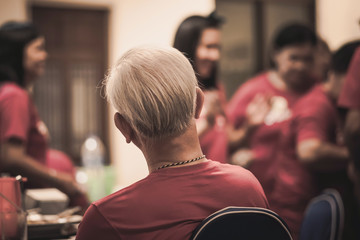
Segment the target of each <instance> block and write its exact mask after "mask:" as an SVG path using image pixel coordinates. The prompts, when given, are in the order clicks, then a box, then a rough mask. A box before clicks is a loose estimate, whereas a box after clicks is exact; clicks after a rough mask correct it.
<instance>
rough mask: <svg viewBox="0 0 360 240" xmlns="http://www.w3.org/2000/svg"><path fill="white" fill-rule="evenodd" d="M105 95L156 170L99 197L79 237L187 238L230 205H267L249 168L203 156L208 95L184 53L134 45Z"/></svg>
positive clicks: (129, 136)
mask: <svg viewBox="0 0 360 240" xmlns="http://www.w3.org/2000/svg"><path fill="white" fill-rule="evenodd" d="M106 94H107V97H108V99H109V101H110V102H111V104H112V105H113V106H114V107H115V109H116V111H117V112H116V113H115V116H114V120H115V125H116V127H117V128H118V129H119V130H120V132H121V133H122V134H123V135H124V137H125V139H126V142H127V143H130V142H133V143H134V144H135V145H136V146H137V147H138V148H139V149H140V150H141V151H142V152H143V154H144V156H145V159H146V162H147V165H148V169H149V172H150V174H149V175H148V176H147V177H146V178H144V179H142V180H140V181H139V182H137V183H134V184H132V185H130V186H129V187H127V188H124V189H122V190H119V191H118V192H115V193H113V194H111V195H109V196H107V197H105V198H103V199H100V200H99V201H96V202H94V203H93V204H92V205H91V206H90V207H89V208H88V210H87V211H86V213H85V215H84V218H83V220H82V222H81V223H80V225H79V229H78V233H77V237H76V239H78V240H82V239H87V240H88V239H108V240H109V239H155V238H156V239H174V240H176V239H182V240H183V239H189V238H190V236H191V234H192V232H193V230H194V229H195V228H196V227H197V225H198V224H199V223H200V222H201V221H202V220H204V219H205V218H206V217H207V216H208V215H210V214H212V213H214V212H215V211H217V210H220V209H222V208H224V207H227V206H246V207H262V208H268V203H267V200H266V197H265V194H264V192H263V190H262V188H261V185H260V183H259V182H258V181H257V179H256V178H255V177H254V176H253V175H252V174H251V173H250V172H249V171H248V170H246V169H244V168H242V167H240V166H233V165H228V164H222V163H219V162H217V161H211V160H208V159H206V157H205V155H203V153H202V150H201V147H200V143H199V138H198V135H197V129H196V119H197V118H198V117H199V115H200V112H201V108H202V105H203V101H204V94H203V92H202V91H201V90H200V88H199V87H198V83H197V80H196V76H195V73H194V70H193V68H192V66H191V64H190V62H189V61H188V60H187V59H186V57H185V56H184V55H183V54H182V53H181V52H180V51H178V50H176V49H174V48H170V47H168V48H165V47H164V48H161V47H139V48H134V49H131V50H129V51H128V52H126V53H125V54H124V55H123V56H122V57H121V58H120V59H119V61H118V62H117V64H116V65H115V66H114V67H113V69H112V71H111V73H110V75H109V76H108V78H107V80H106ZM214 160H215V159H214Z"/></svg>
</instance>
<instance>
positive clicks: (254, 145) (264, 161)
mask: <svg viewBox="0 0 360 240" xmlns="http://www.w3.org/2000/svg"><path fill="white" fill-rule="evenodd" d="M268 74H269V73H264V74H261V75H258V76H256V77H255V78H253V79H250V80H248V81H247V82H246V83H244V84H243V85H242V86H241V87H240V88H239V89H238V90H237V92H236V93H235V94H234V96H233V97H232V99H231V101H230V103H229V104H228V109H227V114H228V117H229V121H230V122H232V123H233V124H234V126H235V128H238V127H240V126H241V125H242V124H243V123H244V121H245V119H246V108H247V106H248V104H249V103H250V102H251V101H252V100H253V98H254V97H255V96H256V95H257V94H263V95H265V96H269V97H271V101H272V107H271V110H270V112H269V114H268V116H267V117H266V123H265V124H263V125H261V126H259V127H258V128H257V129H256V131H255V132H254V133H253V135H252V136H251V139H250V148H251V150H252V151H253V153H254V154H255V159H254V161H253V162H252V164H251V165H250V168H249V170H250V171H251V172H252V173H253V174H254V175H255V176H256V177H257V178H258V180H259V181H260V183H261V185H262V186H263V188H264V191H265V194H266V195H268V194H270V193H271V192H272V188H273V185H274V176H273V172H272V168H271V167H270V166H271V165H273V162H274V161H275V156H276V152H277V151H278V148H279V146H278V144H279V143H278V141H277V140H278V139H279V137H280V132H281V127H280V126H281V123H282V122H283V121H286V120H287V119H289V118H290V117H291V107H292V106H293V105H294V103H295V102H296V100H297V99H298V98H299V97H300V95H299V94H295V93H290V92H285V91H281V90H279V89H277V88H276V87H274V86H273V85H272V83H271V82H270V81H269V78H268Z"/></svg>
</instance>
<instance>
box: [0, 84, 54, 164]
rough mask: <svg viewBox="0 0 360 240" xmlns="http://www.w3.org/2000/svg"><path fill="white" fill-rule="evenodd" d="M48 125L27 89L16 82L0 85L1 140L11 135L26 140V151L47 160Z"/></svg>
mask: <svg viewBox="0 0 360 240" xmlns="http://www.w3.org/2000/svg"><path fill="white" fill-rule="evenodd" d="M46 131H47V130H46V127H45V125H44V123H43V122H42V121H41V120H40V118H39V115H38V112H37V109H36V107H35V105H34V104H33V102H32V99H31V98H30V96H29V95H28V93H27V92H26V90H24V89H22V88H20V87H19V86H17V85H16V84H14V83H4V84H3V85H1V86H0V142H3V141H5V140H7V139H9V138H11V137H14V138H18V139H20V140H22V141H24V143H25V146H26V153H27V154H28V155H29V156H31V157H33V158H34V159H36V160H37V161H39V162H40V163H42V164H45V162H46V150H47V148H48V143H47V139H46V133H47V132H46Z"/></svg>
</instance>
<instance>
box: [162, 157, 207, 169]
mask: <svg viewBox="0 0 360 240" xmlns="http://www.w3.org/2000/svg"><path fill="white" fill-rule="evenodd" d="M205 157H206V156H205V155H202V156H200V157H197V158H193V159H190V160H187V161H183V162H174V163H170V164H165V165H162V166H161V167H158V168H157V169H156V170H159V169H163V168H167V167H173V166H178V165H184V164H187V163H191V162H195V161H198V160H200V159H203V158H205Z"/></svg>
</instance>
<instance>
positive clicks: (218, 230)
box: [191, 207, 292, 240]
mask: <svg viewBox="0 0 360 240" xmlns="http://www.w3.org/2000/svg"><path fill="white" fill-rule="evenodd" d="M215 239H217V240H235V239H240V240H247V239H248V240H260V239H261V240H263V239H276V240H292V237H291V234H290V231H289V229H288V227H287V225H286V223H285V222H284V221H283V220H282V219H281V218H280V217H279V216H278V215H277V214H276V213H274V212H273V211H270V210H268V209H264V208H254V207H227V208H224V209H222V210H219V211H217V212H215V213H213V214H211V215H210V216H209V217H207V218H206V219H204V220H203V222H202V223H201V224H200V225H199V226H198V227H197V228H196V229H195V231H194V233H193V235H192V237H191V240H215Z"/></svg>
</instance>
